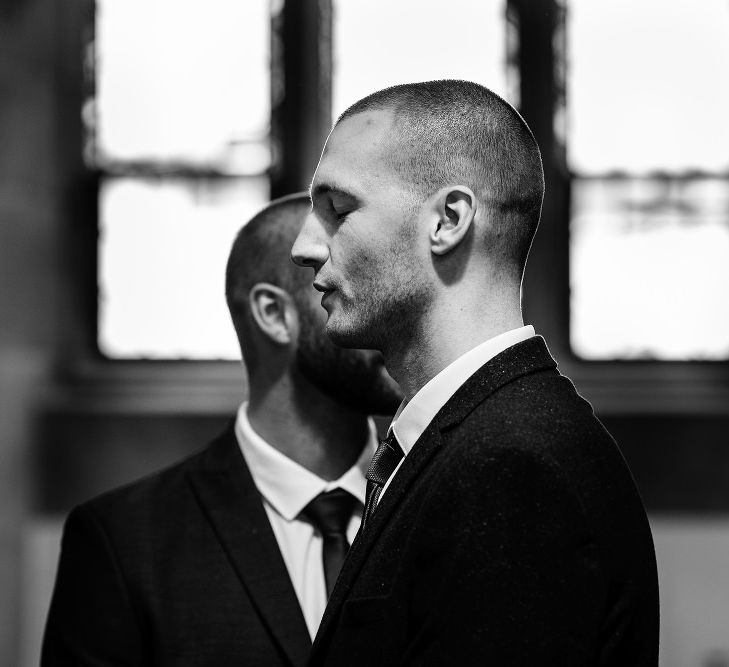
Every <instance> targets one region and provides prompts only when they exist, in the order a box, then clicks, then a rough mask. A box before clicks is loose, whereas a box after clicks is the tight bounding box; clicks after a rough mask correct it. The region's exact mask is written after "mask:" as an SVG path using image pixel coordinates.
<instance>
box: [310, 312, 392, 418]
mask: <svg viewBox="0 0 729 667" xmlns="http://www.w3.org/2000/svg"><path fill="white" fill-rule="evenodd" d="M298 306H299V317H300V322H301V326H300V332H299V343H298V348H297V350H296V365H297V368H298V370H299V371H300V373H301V376H302V377H303V378H304V379H305V380H306V381H308V382H309V383H310V384H312V385H313V386H314V387H316V388H317V389H319V390H320V391H321V392H323V393H324V394H326V395H327V396H329V397H330V398H333V399H335V400H336V401H337V402H338V403H341V404H343V405H345V406H347V407H349V408H351V409H354V410H357V411H360V412H362V413H364V414H378V415H390V414H393V413H394V412H395V410H396V409H397V407H398V405H399V403H400V401H401V400H402V393H401V391H400V388H399V387H398V385H397V383H396V382H395V381H394V380H393V379H392V378H391V377H390V376H389V375H388V374H387V371H386V370H385V367H384V363H383V361H382V356H381V355H380V354H378V353H376V352H373V351H372V349H371V348H370V349H367V350H366V349H347V348H345V347H341V346H339V345H337V344H335V343H334V342H333V341H332V340H330V338H329V337H328V336H327V334H326V333H325V332H324V331H322V330H321V327H320V326H319V325H317V323H316V320H315V318H314V316H313V314H311V313H310V312H309V311H308V309H307V306H306V304H298Z"/></svg>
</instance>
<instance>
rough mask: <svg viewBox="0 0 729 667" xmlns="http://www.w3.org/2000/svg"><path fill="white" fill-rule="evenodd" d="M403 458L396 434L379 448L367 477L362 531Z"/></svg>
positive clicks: (391, 434) (388, 437)
mask: <svg viewBox="0 0 729 667" xmlns="http://www.w3.org/2000/svg"><path fill="white" fill-rule="evenodd" d="M402 457H403V453H402V449H400V445H399V444H398V442H397V438H396V437H395V433H394V432H393V433H390V435H388V436H387V438H385V439H384V440H383V441H382V442H381V443H380V446H379V447H378V448H377V451H376V452H375V455H374V456H373V457H372V462H371V463H370V467H369V468H368V469H367V474H366V475H365V477H366V478H367V496H366V500H365V508H364V512H363V513H362V530H364V527H365V524H366V523H367V522H368V521H369V520H370V519H371V518H372V515H373V514H374V513H375V508H376V507H377V501H378V499H379V498H380V494H381V493H382V488H383V487H384V486H385V484H386V483H387V480H388V479H390V475H392V473H393V471H394V470H395V468H397V464H398V463H400V459H402Z"/></svg>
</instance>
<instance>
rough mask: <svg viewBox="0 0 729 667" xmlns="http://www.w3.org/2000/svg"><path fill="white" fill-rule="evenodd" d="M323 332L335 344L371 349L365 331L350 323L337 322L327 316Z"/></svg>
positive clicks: (370, 342) (369, 339) (369, 340)
mask: <svg viewBox="0 0 729 667" xmlns="http://www.w3.org/2000/svg"><path fill="white" fill-rule="evenodd" d="M324 332H325V333H326V335H327V336H329V339H330V340H331V341H332V343H334V344H335V345H339V347H346V348H359V349H361V350H371V349H373V347H374V346H373V345H372V341H371V338H370V337H369V336H367V334H366V332H364V331H361V330H360V328H359V327H353V326H352V325H351V324H343V323H341V322H338V321H337V320H336V318H333V317H329V319H328V320H327V324H326V327H325V328H324Z"/></svg>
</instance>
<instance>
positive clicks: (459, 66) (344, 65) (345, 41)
mask: <svg viewBox="0 0 729 667" xmlns="http://www.w3.org/2000/svg"><path fill="white" fill-rule="evenodd" d="M505 17H506V2H505V0H482V1H481V2H473V0H430V1H428V2H423V0H398V1H397V2H391V1H390V0H334V64H333V68H334V73H333V78H334V80H333V91H332V93H333V94H332V97H333V107H334V108H333V112H334V117H335V118H336V117H337V116H338V115H339V114H340V113H341V112H342V111H344V110H345V109H346V108H347V107H348V106H349V105H350V104H353V103H354V102H356V101H357V100H358V99H360V98H362V97H364V96H365V95H368V94H369V93H372V92H374V91H375V90H378V89H380V88H385V87H386V86H391V85H393V84H397V83H405V82H409V81H427V80H432V79H469V80H471V81H477V82H478V83H481V84H483V85H485V86H487V87H489V88H491V89H492V90H493V91H494V92H496V93H498V94H500V95H502V96H506V94H507V86H506V45H505V41H506V35H505V33H506V18H505ZM451 21H452V25H449V23H450V22H451ZM449 30H453V31H454V33H453V35H451V34H450V33H449Z"/></svg>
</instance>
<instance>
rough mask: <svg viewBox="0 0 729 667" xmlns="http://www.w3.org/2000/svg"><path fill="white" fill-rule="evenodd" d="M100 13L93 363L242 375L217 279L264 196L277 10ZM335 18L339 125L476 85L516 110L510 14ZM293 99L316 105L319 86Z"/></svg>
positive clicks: (348, 12) (425, 8) (157, 6)
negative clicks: (387, 90) (445, 30)
mask: <svg viewBox="0 0 729 667" xmlns="http://www.w3.org/2000/svg"><path fill="white" fill-rule="evenodd" d="M96 7H97V10H96V39H95V42H94V43H93V47H94V48H95V57H94V58H93V59H92V62H93V63H94V65H95V68H94V82H95V84H96V85H95V88H94V89H92V97H91V99H90V100H89V101H88V102H87V104H86V108H85V119H86V125H87V133H88V143H87V147H86V155H87V162H88V163H89V165H90V166H93V167H96V168H98V169H99V170H100V172H101V183H100V186H99V229H100V238H99V266H98V275H99V290H100V291H99V306H98V345H99V349H100V351H101V352H102V353H103V354H104V355H105V356H107V357H110V358H114V359H135V358H146V359H169V358H184V359H237V358H238V357H239V351H238V344H237V341H236V340H235V336H234V333H233V330H232V327H231V326H230V323H229V321H228V314H227V310H226V307H225V302H224V299H223V289H222V275H223V267H224V265H225V259H226V256H227V252H228V250H229V247H230V243H231V241H232V239H233V236H234V235H235V233H236V231H237V229H238V228H239V227H240V226H241V225H242V224H243V223H244V222H245V221H246V220H247V219H249V218H250V217H251V215H252V214H253V213H254V212H255V211H256V210H258V209H259V208H260V207H262V206H263V205H264V204H265V203H266V201H267V200H268V198H269V195H270V189H269V183H268V177H269V169H270V167H271V166H272V165H271V152H272V151H271V148H272V141H271V136H270V126H271V122H270V121H271V113H272V109H271V104H270V101H269V100H270V98H271V86H272V78H273V86H274V87H276V86H277V85H278V83H277V82H276V80H275V72H274V71H273V68H272V67H271V65H270V61H271V59H272V57H273V54H272V53H271V49H270V47H269V45H270V43H271V29H270V28H271V22H272V16H271V8H270V7H269V2H268V0H250V1H249V0H246V2H237V0H216V1H215V2H213V3H209V2H205V3H203V2H201V1H200V0H184V1H180V0H152V1H151V2H150V1H148V0H133V1H131V0H130V1H129V2H123V3H118V2H114V1H113V0H98V1H97V3H96ZM279 9H280V8H279ZM446 9H447V11H448V12H453V11H456V12H468V15H469V21H468V22H466V23H464V24H463V25H461V26H460V27H459V39H458V41H459V44H460V46H459V48H445V47H447V46H448V45H447V44H444V42H443V35H442V18H443V12H444V11H446ZM274 11H275V10H274ZM332 14H333V30H332V33H331V37H329V35H328V31H327V30H326V29H321V27H320V30H319V31H318V32H319V35H320V38H321V39H320V41H322V42H324V44H323V47H322V46H321V45H320V48H324V49H325V50H326V48H327V45H326V41H327V39H329V40H330V41H331V42H332V43H333V51H334V52H333V67H332V70H331V73H330V72H328V71H323V72H322V73H323V74H324V75H325V76H329V75H330V74H331V81H327V82H326V84H327V87H331V89H332V91H333V94H332V106H333V112H334V114H335V115H337V114H339V113H340V112H341V111H343V109H344V108H345V107H346V106H348V105H349V104H351V103H352V102H354V101H356V100H357V99H359V98H360V97H362V96H364V95H366V94H367V93H369V92H372V91H373V90H377V89H379V88H382V87H384V86H387V85H390V84H393V83H398V82H402V81H405V80H413V79H420V80H425V79H434V78H444V77H459V78H468V79H475V80H478V81H481V82H483V83H484V84H486V85H488V86H489V87H491V88H493V89H494V90H496V91H497V92H500V93H501V94H503V95H507V80H506V71H507V68H506V48H505V14H506V10H505V0H489V1H486V2H482V3H479V4H476V5H474V4H473V3H471V2H470V1H469V0H458V2H456V3H454V2H453V1H452V0H451V1H448V2H446V0H441V1H440V2H431V3H426V4H423V3H422V2H418V1H416V0H407V1H405V0H403V2H399V3H396V4H395V5H393V4H392V3H388V2H385V1H384V0H376V1H375V0H367V1H365V0H357V1H354V0H352V1H350V0H346V1H344V0H342V1H335V2H334V4H333V6H332ZM383 16H386V17H387V20H385V21H383V20H382V17H383ZM290 22H293V21H290ZM321 23H322V24H325V23H326V17H325V18H324V21H322V22H321ZM293 27H294V28H296V27H299V28H300V29H305V26H303V25H300V26H293ZM279 37H280V38H279V39H277V40H276V41H281V39H283V40H286V39H290V35H285V34H282V35H280V36H279ZM383 45H386V48H383ZM288 46H289V44H288V42H286V43H284V44H283V46H282V49H283V50H284V51H286V50H287V48H288ZM329 47H331V44H330V45H329ZM322 60H323V61H325V60H326V58H323V59H322ZM321 69H322V70H326V68H325V67H322V68H321ZM290 78H294V77H293V76H292V77H290ZM297 83H298V84H299V86H300V87H302V88H303V89H304V92H305V94H307V95H309V96H310V97H315V96H316V94H317V87H316V86H314V85H307V84H310V82H308V81H306V80H304V81H299V82H297ZM277 94H279V93H277ZM294 111H295V112H298V111H299V110H298V109H297V110H294ZM321 121H325V122H326V124H327V125H328V121H329V119H328V117H327V118H326V119H324V118H322V119H321ZM320 148H321V144H319V145H318V146H317V147H316V154H317V156H318V152H319V150H320ZM279 162H280V157H279ZM309 176H310V174H309Z"/></svg>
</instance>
